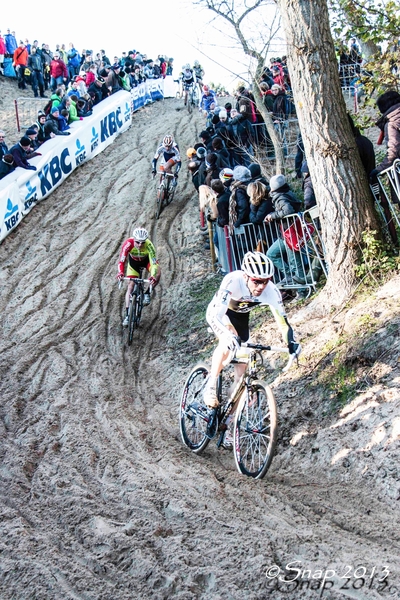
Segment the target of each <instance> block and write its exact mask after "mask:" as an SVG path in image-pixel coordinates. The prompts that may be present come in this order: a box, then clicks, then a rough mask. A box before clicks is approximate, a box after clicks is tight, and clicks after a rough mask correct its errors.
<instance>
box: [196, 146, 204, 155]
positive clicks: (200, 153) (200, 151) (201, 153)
mask: <svg viewBox="0 0 400 600" xmlns="http://www.w3.org/2000/svg"><path fill="white" fill-rule="evenodd" d="M206 152H207V150H206V149H205V148H203V146H201V148H197V151H196V154H197V158H204V157H205V155H206Z"/></svg>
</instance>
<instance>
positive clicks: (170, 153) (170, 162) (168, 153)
mask: <svg viewBox="0 0 400 600" xmlns="http://www.w3.org/2000/svg"><path fill="white" fill-rule="evenodd" d="M161 154H163V156H164V172H165V173H172V167H173V166H174V165H176V169H175V173H174V180H173V182H172V185H173V186H176V185H177V182H178V173H179V171H180V169H181V165H182V162H181V155H180V152H179V148H178V144H177V143H176V142H175V141H174V136H173V135H166V136H165V137H164V139H163V141H162V143H161V145H160V146H159V147H158V148H157V150H156V153H155V155H154V158H153V162H152V171H151V172H152V174H153V175H155V174H156V172H157V161H158V159H159V158H160V156H161Z"/></svg>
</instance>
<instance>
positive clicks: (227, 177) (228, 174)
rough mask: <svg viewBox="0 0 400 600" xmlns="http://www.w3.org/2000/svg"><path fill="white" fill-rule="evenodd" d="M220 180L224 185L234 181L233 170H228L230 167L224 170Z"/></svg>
mask: <svg viewBox="0 0 400 600" xmlns="http://www.w3.org/2000/svg"><path fill="white" fill-rule="evenodd" d="M219 178H220V180H221V181H222V182H223V183H225V182H226V181H232V179H233V171H232V169H228V167H226V168H225V169H222V171H221V172H220V174H219Z"/></svg>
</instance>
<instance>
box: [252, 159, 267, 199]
mask: <svg viewBox="0 0 400 600" xmlns="http://www.w3.org/2000/svg"><path fill="white" fill-rule="evenodd" d="M249 171H250V173H251V181H261V183H263V184H264V185H265V187H266V188H267V192H268V193H269V183H268V181H267V179H266V178H265V177H264V175H263V174H262V173H261V167H260V165H259V164H258V163H251V164H250V165H249Z"/></svg>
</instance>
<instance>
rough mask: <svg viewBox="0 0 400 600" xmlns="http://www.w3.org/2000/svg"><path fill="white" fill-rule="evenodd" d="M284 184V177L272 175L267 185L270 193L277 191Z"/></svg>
mask: <svg viewBox="0 0 400 600" xmlns="http://www.w3.org/2000/svg"><path fill="white" fill-rule="evenodd" d="M285 183H286V177H285V176H284V175H274V176H273V177H271V179H270V182H269V185H270V187H271V192H275V190H279V188H281V187H282V186H283V185H285Z"/></svg>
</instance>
